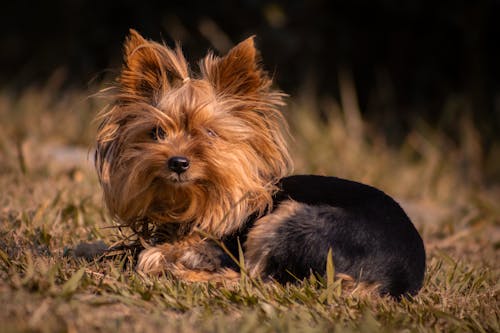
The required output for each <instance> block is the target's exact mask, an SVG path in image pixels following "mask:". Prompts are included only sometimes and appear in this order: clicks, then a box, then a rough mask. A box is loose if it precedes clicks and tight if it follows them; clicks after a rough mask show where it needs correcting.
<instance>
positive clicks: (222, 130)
mask: <svg viewBox="0 0 500 333" xmlns="http://www.w3.org/2000/svg"><path fill="white" fill-rule="evenodd" d="M256 58H257V57H256V50H255V48H254V45H253V40H252V39H247V40H246V41H244V42H242V43H240V44H239V45H237V46H236V47H235V48H233V49H232V50H231V51H230V52H229V53H228V54H227V55H226V56H224V57H222V58H219V57H216V56H213V55H211V54H209V55H208V56H207V57H205V58H204V59H203V60H202V61H201V62H200V74H199V75H198V76H197V77H196V78H192V77H190V76H189V72H188V65H187V63H186V61H185V59H184V57H183V56H182V53H181V51H180V49H176V50H175V51H174V50H171V49H169V48H167V47H166V46H164V45H161V44H158V43H155V42H151V41H147V40H145V39H143V38H142V37H141V36H140V35H139V34H138V33H136V32H135V31H131V35H130V36H129V38H128V39H127V41H126V43H125V65H124V68H123V70H122V72H121V75H120V77H119V80H118V84H117V86H116V87H115V88H116V94H115V95H114V102H113V103H112V104H111V105H110V108H109V110H107V111H106V112H104V113H103V114H102V116H101V117H102V123H101V125H100V127H99V132H98V138H97V151H96V169H97V172H98V175H99V179H100V181H101V184H102V186H103V189H104V197H105V200H106V203H107V206H108V208H109V209H110V211H111V213H112V214H113V215H114V216H115V217H116V218H118V219H119V220H120V221H121V222H122V223H125V224H132V223H134V221H137V220H138V219H143V218H148V219H150V220H152V221H154V222H155V223H181V224H190V225H193V226H196V227H199V228H202V229H203V230H205V231H206V232H209V233H213V234H215V235H217V236H222V235H224V234H227V233H229V232H232V231H234V230H235V229H237V228H238V227H239V226H240V225H241V224H242V223H243V222H244V219H245V218H246V217H247V216H248V215H249V214H252V213H254V212H262V211H263V210H265V209H266V207H267V206H268V205H269V204H270V203H271V194H272V191H273V188H274V186H273V185H274V184H275V183H276V181H277V180H278V179H279V178H281V177H283V176H284V175H286V174H287V173H288V172H289V170H290V165H291V163H290V159H289V155H288V151H287V148H286V144H285V140H284V137H283V135H284V133H283V132H284V131H285V130H286V123H285V122H284V119H283V117H282V115H281V113H280V112H279V110H278V109H277V107H278V106H279V105H281V104H282V100H281V98H282V94H280V93H279V92H277V91H274V90H272V89H271V87H270V86H271V80H270V79H269V77H268V76H267V75H266V73H265V72H264V71H262V69H261V68H260V67H259V65H258V63H257V60H256Z"/></svg>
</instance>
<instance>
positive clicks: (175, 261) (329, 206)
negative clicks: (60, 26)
mask: <svg viewBox="0 0 500 333" xmlns="http://www.w3.org/2000/svg"><path fill="white" fill-rule="evenodd" d="M124 53H125V54H124V66H123V68H122V71H121V73H120V75H119V77H118V80H117V82H116V84H115V85H114V95H113V102H112V103H111V104H110V105H109V108H108V109H107V110H105V111H104V112H103V113H102V114H101V116H100V117H101V124H100V126H99V130H98V135H97V145H96V146H97V149H96V155H95V157H96V158H95V164H96V170H97V174H98V176H99V180H100V183H101V185H102V189H103V192H104V199H105V202H106V205H107V207H108V209H109V211H110V213H111V214H112V216H113V217H114V218H115V219H116V220H117V221H119V222H120V223H122V224H123V225H126V226H129V227H131V228H132V230H134V231H135V232H137V233H138V234H141V235H146V233H144V230H146V229H147V228H149V227H150V226H153V228H154V230H155V231H156V233H157V234H161V235H162V241H161V243H157V244H154V245H148V246H147V247H146V248H145V249H144V250H143V251H142V252H141V254H140V255H139V258H138V263H137V270H139V271H142V272H144V273H150V274H154V273H159V272H167V273H169V274H171V275H172V276H174V277H177V278H179V279H184V280H187V281H224V280H234V279H237V278H238V276H239V274H240V269H241V268H242V267H238V265H236V263H235V262H234V261H233V260H231V259H230V256H232V257H233V258H234V257H238V247H239V245H242V248H243V250H244V259H245V264H246V267H244V268H243V269H244V270H245V272H246V273H248V274H249V275H250V276H251V277H259V278H262V279H274V280H276V281H278V282H280V283H286V282H293V281H296V280H297V279H303V278H305V277H308V276H309V275H310V274H311V273H313V274H318V275H323V274H325V270H326V261H327V254H328V252H329V250H330V249H331V251H332V258H333V263H334V265H335V272H336V273H337V274H338V276H344V277H345V276H347V277H349V279H352V281H356V282H361V283H365V284H369V285H374V286H376V287H377V290H378V292H379V293H380V294H389V295H392V296H395V297H400V296H401V295H403V294H415V293H416V292H417V291H418V290H419V289H420V288H421V285H422V280H423V277H424V271H425V251H424V246H423V242H422V239H421V238H420V236H419V234H418V232H417V231H416V229H415V227H414V226H413V224H412V223H411V221H410V219H409V218H408V217H407V215H406V214H405V212H404V211H403V210H402V209H401V207H400V206H399V205H398V204H397V203H396V202H395V201H394V200H393V199H392V198H390V197H389V196H387V195H386V194H384V193H383V192H382V191H380V190H377V189H375V188H373V187H370V186H367V185H363V184H360V183H357V182H353V181H349V180H344V179H339V178H335V177H321V176H313V175H302V176H289V174H290V172H291V168H292V162H291V160H290V156H289V152H288V147H287V144H286V140H285V137H286V134H287V124H286V121H285V119H284V117H283V115H282V113H281V112H280V110H279V108H280V107H281V106H282V105H283V96H284V95H283V94H282V93H281V92H279V91H277V90H275V89H273V88H272V81H271V79H270V78H269V76H268V74H267V73H266V72H265V71H264V70H263V69H262V67H261V65H260V63H259V57H258V52H257V51H256V49H255V47H254V42H253V38H249V39H247V40H245V41H243V42H241V43H240V44H238V45H237V46H235V47H234V48H233V49H231V50H230V51H229V52H228V53H227V54H226V55H225V56H223V57H218V56H215V55H214V54H212V53H209V54H208V55H207V56H206V57H205V58H203V59H202V60H201V61H200V63H199V71H198V73H197V74H193V73H192V72H191V71H190V70H189V68H188V64H187V62H186V60H185V58H184V56H183V54H182V52H181V50H180V48H179V47H177V48H176V49H170V48H168V47H167V46H165V45H163V44H159V43H156V42H153V41H148V40H145V39H144V38H143V37H142V36H140V35H139V34H138V33H137V32H136V31H134V30H131V31H130V35H129V37H128V38H127V40H126V42H125V52H124ZM147 240H148V239H146V241H147ZM149 241H150V243H151V239H149ZM222 245H224V246H222ZM228 252H229V253H228Z"/></svg>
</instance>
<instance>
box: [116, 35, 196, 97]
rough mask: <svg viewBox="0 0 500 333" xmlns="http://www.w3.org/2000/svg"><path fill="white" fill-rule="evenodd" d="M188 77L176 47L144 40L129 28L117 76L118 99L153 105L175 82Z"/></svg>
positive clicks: (185, 66) (178, 49)
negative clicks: (121, 64) (121, 65)
mask: <svg viewBox="0 0 500 333" xmlns="http://www.w3.org/2000/svg"><path fill="white" fill-rule="evenodd" d="M187 76H188V70H187V63H186V60H185V59H184V56H183V55H182V52H181V50H180V48H177V49H176V50H175V51H173V50H171V49H169V48H168V47H166V46H165V45H162V44H159V43H156V42H152V41H148V40H146V39H144V37H142V36H141V35H140V34H139V33H138V32H137V31H135V30H134V29H130V34H129V36H128V37H127V39H126V41H125V44H124V66H123V68H122V71H121V74H120V77H119V86H120V88H121V89H120V90H121V91H120V96H118V99H119V100H125V101H137V100H142V101H145V102H150V103H155V102H157V101H158V100H159V98H160V97H161V95H162V94H163V93H165V92H166V91H167V90H168V89H170V88H171V87H172V86H173V85H175V83H176V82H182V80H183V79H185V78H186V77H187Z"/></svg>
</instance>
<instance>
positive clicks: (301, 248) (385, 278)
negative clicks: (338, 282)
mask: <svg viewBox="0 0 500 333" xmlns="http://www.w3.org/2000/svg"><path fill="white" fill-rule="evenodd" d="M279 187H280V191H279V192H277V193H276V195H275V197H274V202H275V204H274V207H276V208H275V209H274V210H273V212H272V213H270V214H269V215H266V216H264V217H262V218H260V219H258V220H256V221H255V222H254V223H253V221H251V220H250V221H249V222H248V223H249V226H248V229H247V230H248V234H246V242H245V245H246V246H245V249H246V258H245V259H246V260H247V262H248V266H249V267H250V268H251V273H252V275H255V276H270V277H272V278H274V279H275V280H277V281H279V282H282V283H283V282H288V281H294V280H295V279H297V278H298V279H303V278H304V277H308V276H309V275H310V274H311V272H315V273H318V274H320V275H323V274H324V273H325V268H326V265H325V258H326V257H327V253H328V250H329V249H330V248H331V249H333V259H334V263H335V270H336V272H338V273H342V274H347V275H349V276H351V277H353V278H354V279H355V280H357V281H365V282H368V283H369V284H372V283H373V284H378V285H379V292H381V293H382V294H390V295H393V296H399V295H401V294H404V293H408V292H409V293H412V294H413V293H416V292H417V291H418V290H419V289H420V287H421V285H422V279H423V276H424V269H425V252H424V247H423V244H422V240H421V238H420V236H419V234H418V232H417V231H416V230H415V228H414V226H413V224H412V223H411V221H410V220H409V219H408V217H407V216H406V214H405V213H404V211H403V210H402V209H401V207H400V206H399V205H398V204H397V203H396V202H395V201H394V200H393V199H392V198H390V197H389V196H387V195H386V194H385V193H383V192H381V191H379V190H377V189H375V188H373V187H370V186H367V185H363V184H360V183H356V182H353V181H349V180H345V179H340V178H335V177H322V176H311V175H301V176H291V177H286V178H283V179H282V180H281V181H280V183H279ZM238 237H239V238H242V237H243V238H242V239H244V237H245V236H244V235H241V234H239V235H238ZM235 242H236V244H237V240H235V239H234V238H232V239H227V240H226V244H227V245H228V248H231V249H235V246H236V244H235ZM233 251H234V250H233Z"/></svg>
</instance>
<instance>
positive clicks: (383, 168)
mask: <svg viewBox="0 0 500 333" xmlns="http://www.w3.org/2000/svg"><path fill="white" fill-rule="evenodd" d="M50 91H52V89H51V88H50V86H49V88H47V89H46V90H44V89H27V90H25V91H24V92H23V93H22V94H21V95H18V96H15V97H14V96H12V95H10V94H9V93H7V92H0V188H1V192H0V193H1V194H0V304H1V308H2V311H0V332H102V331H113V332H117V331H126V332H154V331H164V332H325V331H342V332H351V331H352V332H386V331H405V332H420V331H425V332H427V331H431V332H434V331H436V332H438V331H447V332H464V331H465V332H467V331H473V332H500V302H499V301H500V300H499V291H500V288H499V284H498V281H499V280H500V260H499V259H500V258H499V254H500V226H499V218H500V206H499V204H498V198H500V188H499V183H496V184H495V183H493V184H492V183H491V182H490V183H489V184H487V183H486V182H485V178H484V176H483V174H482V172H481V170H482V167H481V163H482V161H483V158H482V156H481V144H480V134H479V133H478V132H477V131H476V130H475V128H474V126H473V125H472V123H471V122H470V121H467V120H466V119H462V120H457V122H458V124H457V128H458V129H459V130H460V131H461V133H463V135H462V139H461V140H459V142H458V143H457V142H455V141H452V140H449V139H448V138H446V137H445V136H444V135H442V134H441V133H440V132H436V131H433V130H431V129H430V127H428V126H426V125H425V123H420V124H419V125H416V126H415V129H414V130H413V131H412V132H410V133H409V135H408V136H407V137H406V139H405V140H404V142H400V143H398V144H397V145H390V144H388V143H387V142H386V140H385V137H386V135H385V133H380V132H378V131H376V130H375V129H373V128H371V127H370V126H369V125H368V124H367V123H365V122H364V121H363V119H361V117H360V116H359V112H358V111H357V108H356V106H355V103H349V100H348V97H347V100H344V108H341V107H340V106H339V105H337V104H336V103H335V102H333V101H323V102H321V103H317V102H314V101H312V100H311V99H307V98H305V97H304V98H295V99H292V100H291V103H290V104H291V106H290V107H289V108H288V109H287V117H288V118H289V120H290V124H291V133H292V135H293V137H294V140H293V141H292V142H291V147H292V151H293V155H294V159H295V162H296V168H295V169H296V170H295V172H296V173H306V172H311V173H319V174H330V175H337V176H339V177H346V178H351V179H354V180H358V181H362V182H366V183H370V184H372V185H375V186H378V187H380V188H381V189H383V190H384V191H386V192H388V193H390V194H391V195H393V196H394V197H395V198H396V199H397V200H398V201H399V202H400V203H401V205H402V206H403V207H404V208H405V209H406V210H407V212H408V214H409V216H410V217H411V218H412V220H413V221H414V223H415V225H416V226H417V228H418V230H419V231H420V233H421V234H422V236H423V238H424V241H425V244H426V249H427V262H428V267H427V272H426V278H425V284H424V287H423V289H422V291H421V292H420V293H419V294H418V295H417V296H416V297H414V298H412V299H405V300H403V301H401V302H396V301H393V300H391V299H387V298H378V297H373V296H367V295H363V294H360V293H357V292H353V293H346V292H342V290H341V289H340V288H339V287H340V285H339V281H336V280H333V279H332V278H331V276H328V277H326V278H325V280H317V279H312V278H311V279H309V280H307V281H304V282H303V283H300V284H296V285H286V286H281V285H278V284H272V283H269V284H262V283H259V282H256V281H250V280H248V279H242V280H241V282H240V284H239V285H238V286H225V285H215V284H186V283H183V282H181V281H175V280H172V279H169V278H167V277H159V278H151V277H146V276H140V275H138V274H136V273H135V272H134V271H133V269H131V265H130V262H129V261H128V258H127V257H121V258H116V259H113V260H112V259H109V260H104V261H100V262H85V261H82V260H80V259H74V258H73V257H72V256H71V251H69V249H71V248H73V247H74V246H75V245H76V244H78V243H80V242H82V241H94V240H99V239H102V240H104V241H106V242H107V243H108V244H110V243H111V242H113V241H114V240H116V239H119V237H118V235H117V229H114V228H107V227H109V226H112V225H113V222H112V221H111V220H110V218H109V216H107V214H106V211H105V209H104V207H103V203H102V197H101V194H100V189H99V186H98V182H97V179H96V176H95V174H94V171H93V169H92V161H91V156H92V142H93V137H94V134H95V127H96V124H94V123H92V119H93V117H94V116H95V114H96V112H97V111H98V110H99V108H100V107H102V101H100V100H99V99H95V98H86V96H87V95H88V94H89V93H87V92H74V93H72V92H66V93H65V94H64V95H62V96H58V95H56V94H54V93H51V92H50ZM351 102H355V100H351ZM315 109H322V110H323V111H324V114H325V115H326V118H327V119H322V120H320V119H318V118H316V117H315V116H314V114H315V113H314V112H313V110H315Z"/></svg>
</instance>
